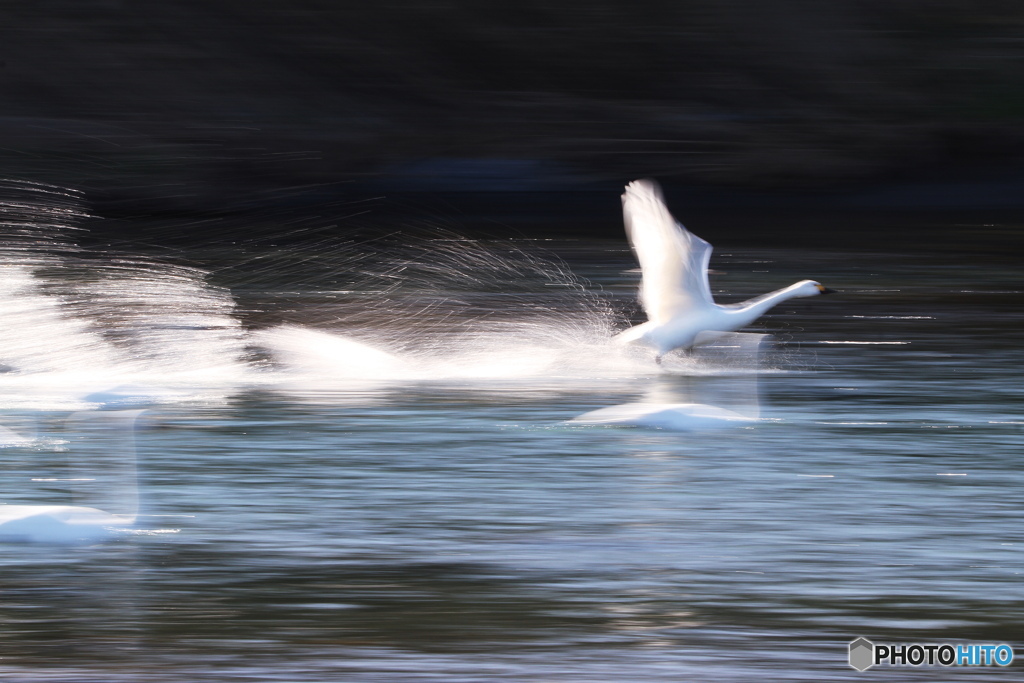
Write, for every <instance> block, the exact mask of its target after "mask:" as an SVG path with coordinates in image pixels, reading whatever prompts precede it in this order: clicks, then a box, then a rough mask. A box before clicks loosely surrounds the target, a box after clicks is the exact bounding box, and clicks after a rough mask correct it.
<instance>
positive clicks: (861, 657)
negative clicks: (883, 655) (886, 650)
mask: <svg viewBox="0 0 1024 683" xmlns="http://www.w3.org/2000/svg"><path fill="white" fill-rule="evenodd" d="M874 664H875V644H874V643H872V642H871V641H870V640H868V639H867V638H858V639H857V640H855V641H853V642H851V643H850V666H852V667H853V668H854V669H856V670H857V671H865V670H867V669H869V668H870V667H872V666H874Z"/></svg>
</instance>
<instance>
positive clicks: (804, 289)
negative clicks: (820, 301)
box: [793, 280, 836, 296]
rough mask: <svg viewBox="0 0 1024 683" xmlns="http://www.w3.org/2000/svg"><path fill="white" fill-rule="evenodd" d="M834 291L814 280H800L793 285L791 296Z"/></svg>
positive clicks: (831, 292)
mask: <svg viewBox="0 0 1024 683" xmlns="http://www.w3.org/2000/svg"><path fill="white" fill-rule="evenodd" d="M835 291H836V290H834V289H829V288H828V287H826V286H825V285H823V284H821V283H820V282H817V281H816V280H801V281H800V282H798V283H796V284H795V285H793V296H818V295H820V294H833V293H834V292H835Z"/></svg>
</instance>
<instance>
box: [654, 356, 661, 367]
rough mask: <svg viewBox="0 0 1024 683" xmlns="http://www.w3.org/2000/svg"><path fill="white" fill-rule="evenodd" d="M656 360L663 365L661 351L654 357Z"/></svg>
mask: <svg viewBox="0 0 1024 683" xmlns="http://www.w3.org/2000/svg"><path fill="white" fill-rule="evenodd" d="M654 362H655V363H657V364H658V365H661V354H660V353H659V354H658V355H657V356H655V357H654Z"/></svg>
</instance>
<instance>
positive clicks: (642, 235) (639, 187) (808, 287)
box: [616, 180, 832, 363]
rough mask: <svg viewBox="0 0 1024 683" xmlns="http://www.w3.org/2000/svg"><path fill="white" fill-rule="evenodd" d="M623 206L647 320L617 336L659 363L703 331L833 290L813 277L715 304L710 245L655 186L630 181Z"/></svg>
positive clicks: (734, 325) (728, 327)
mask: <svg viewBox="0 0 1024 683" xmlns="http://www.w3.org/2000/svg"><path fill="white" fill-rule="evenodd" d="M622 209H623V217H624V219H625V223H626V233H627V235H628V237H629V241H630V244H631V245H632V246H633V251H634V252H636V256H637V260H639V261H640V268H641V270H642V273H643V281H642V283H641V286H640V301H641V303H642V304H643V308H644V312H645V313H647V318H648V322H646V323H643V324H642V325H637V326H636V327H632V328H630V329H628V330H626V331H625V332H623V333H621V334H620V335H619V336H618V337H616V339H617V340H618V341H619V342H621V343H642V344H645V345H647V346H650V347H652V348H654V350H655V351H656V352H657V354H658V355H657V356H656V360H657V361H658V362H659V363H660V362H661V357H662V356H663V355H664V354H666V353H668V352H669V351H672V350H673V349H677V348H684V349H689V348H692V347H693V346H695V345H697V344H699V343H700V339H699V338H698V335H699V334H700V333H702V332H705V333H706V332H731V331H733V330H738V329H740V328H741V327H745V326H747V325H749V324H750V323H752V322H754V321H755V320H757V319H758V318H760V317H761V316H762V315H764V314H765V313H766V312H768V310H769V309H771V308H772V307H773V306H776V305H777V304H780V303H782V302H783V301H785V300H787V299H791V298H793V297H804V296H817V295H819V294H827V293H829V292H831V291H832V290H830V289H826V288H825V287H824V286H822V285H821V284H819V283H818V282H815V281H814V280H801V281H800V282H797V283H796V284H793V285H790V286H789V287H786V288H784V289H780V290H778V291H775V292H770V293H768V294H764V295H762V296H759V297H756V298H754V299H750V300H749V301H744V302H742V303H738V304H727V305H724V306H723V305H719V304H716V303H715V301H714V299H713V298H712V296H711V287H710V285H709V283H708V261H709V260H710V259H711V245H710V244H708V243H707V242H705V241H704V240H702V239H701V238H699V237H697V236H696V235H694V234H693V233H691V232H690V231H689V230H687V229H686V228H684V227H683V226H682V225H681V224H679V223H677V222H676V221H675V219H674V218H673V217H672V215H671V214H670V213H669V212H668V209H667V208H666V207H665V203H664V200H663V199H662V196H661V190H660V189H659V187H658V185H657V184H656V183H654V182H653V181H650V180H636V181H634V182H632V183H630V184H629V185H627V186H626V192H625V193H624V194H623V195H622ZM711 338H713V336H712V337H706V339H711Z"/></svg>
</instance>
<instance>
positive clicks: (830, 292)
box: [821, 287, 836, 294]
mask: <svg viewBox="0 0 1024 683" xmlns="http://www.w3.org/2000/svg"><path fill="white" fill-rule="evenodd" d="M821 293H822V294H835V293H836V290H834V289H829V288H828V287H822V288H821Z"/></svg>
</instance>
